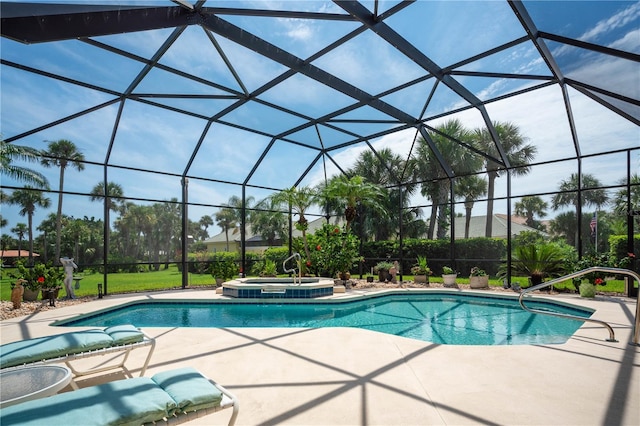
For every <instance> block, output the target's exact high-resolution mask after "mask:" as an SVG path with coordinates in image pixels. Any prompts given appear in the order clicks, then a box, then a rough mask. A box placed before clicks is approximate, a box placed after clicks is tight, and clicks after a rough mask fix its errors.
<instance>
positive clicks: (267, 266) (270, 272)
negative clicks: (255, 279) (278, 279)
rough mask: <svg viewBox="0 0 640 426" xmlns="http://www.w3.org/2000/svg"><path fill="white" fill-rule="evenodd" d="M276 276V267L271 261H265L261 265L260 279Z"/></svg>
mask: <svg viewBox="0 0 640 426" xmlns="http://www.w3.org/2000/svg"><path fill="white" fill-rule="evenodd" d="M276 275H278V265H276V262H275V261H273V260H271V259H265V260H264V264H263V265H262V271H261V272H260V276H261V277H275V276H276Z"/></svg>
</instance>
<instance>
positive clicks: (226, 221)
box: [215, 207, 238, 251]
mask: <svg viewBox="0 0 640 426" xmlns="http://www.w3.org/2000/svg"><path fill="white" fill-rule="evenodd" d="M215 217H216V225H218V226H219V227H220V228H222V230H223V231H224V235H225V237H226V239H227V251H229V230H230V229H235V227H236V225H237V224H238V222H237V215H236V213H235V211H234V210H233V209H231V208H229V207H225V208H221V209H220V210H219V211H218V212H217V213H216V215H215Z"/></svg>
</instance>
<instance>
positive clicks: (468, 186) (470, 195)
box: [455, 175, 487, 238]
mask: <svg viewBox="0 0 640 426" xmlns="http://www.w3.org/2000/svg"><path fill="white" fill-rule="evenodd" d="M486 193H487V181H486V180H484V179H482V178H481V177H480V176H477V175H471V176H463V177H461V178H459V179H458V181H457V184H456V188H455V194H456V196H457V197H460V198H462V199H464V211H465V218H464V237H465V238H469V225H470V224H471V210H472V209H473V205H474V204H475V200H477V199H478V198H480V197H482V196H483V195H485V194H486Z"/></svg>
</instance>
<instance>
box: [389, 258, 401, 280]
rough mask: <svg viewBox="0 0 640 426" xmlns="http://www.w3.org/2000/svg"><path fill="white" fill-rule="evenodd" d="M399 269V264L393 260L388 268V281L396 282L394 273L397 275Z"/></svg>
mask: <svg viewBox="0 0 640 426" xmlns="http://www.w3.org/2000/svg"><path fill="white" fill-rule="evenodd" d="M399 269H400V265H399V264H398V261H397V260H396V261H395V262H393V266H392V267H391V269H389V275H390V277H391V278H390V279H389V281H390V282H392V283H395V282H396V275H398V270H399Z"/></svg>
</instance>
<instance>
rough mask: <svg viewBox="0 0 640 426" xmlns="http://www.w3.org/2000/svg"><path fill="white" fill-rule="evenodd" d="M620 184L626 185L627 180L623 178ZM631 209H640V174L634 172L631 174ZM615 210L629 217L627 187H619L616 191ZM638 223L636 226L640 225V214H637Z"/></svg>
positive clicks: (622, 215)
mask: <svg viewBox="0 0 640 426" xmlns="http://www.w3.org/2000/svg"><path fill="white" fill-rule="evenodd" d="M618 183H619V184H620V185H626V184H627V180H626V179H622V180H620V181H619V182H618ZM630 183H631V211H638V210H640V175H638V174H637V173H636V174H633V175H631V182H630ZM612 203H613V206H614V207H613V210H614V211H615V212H616V214H617V215H618V216H619V217H624V218H626V217H628V216H629V213H628V211H627V210H628V206H627V188H626V187H625V188H623V189H619V190H618V191H616V193H615V195H614V197H613V200H612ZM633 217H634V218H635V221H636V224H635V226H637V227H640V216H639V215H635V216H633Z"/></svg>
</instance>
